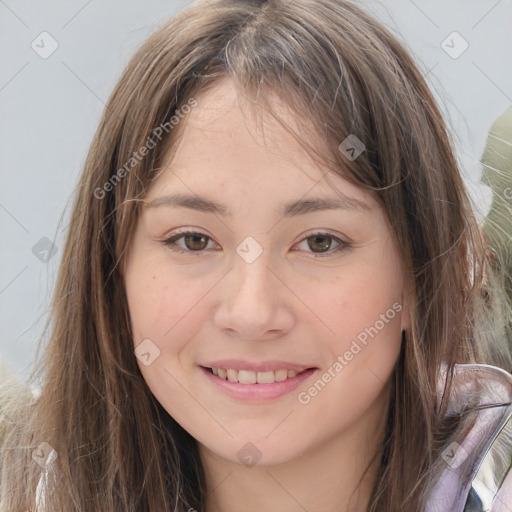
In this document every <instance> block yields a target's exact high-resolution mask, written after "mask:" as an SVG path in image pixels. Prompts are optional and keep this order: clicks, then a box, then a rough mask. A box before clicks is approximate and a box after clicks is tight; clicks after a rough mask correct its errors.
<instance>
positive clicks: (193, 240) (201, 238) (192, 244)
mask: <svg viewBox="0 0 512 512" xmlns="http://www.w3.org/2000/svg"><path fill="white" fill-rule="evenodd" d="M183 240H184V241H185V246H186V247H187V249H190V250H191V251H201V250H202V249H206V246H207V245H208V237H207V236H205V235H201V233H190V234H186V235H184V237H183Z"/></svg>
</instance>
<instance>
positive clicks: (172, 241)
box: [161, 231, 352, 258]
mask: <svg viewBox="0 0 512 512" xmlns="http://www.w3.org/2000/svg"><path fill="white" fill-rule="evenodd" d="M187 235H200V236H204V237H206V238H207V239H208V241H209V242H210V241H212V239H211V237H209V236H208V235H207V234H206V233H202V232H200V231H182V232H180V233H176V234H175V235H173V236H171V237H170V238H167V239H165V240H161V243H162V244H164V245H165V246H166V247H169V249H171V250H172V251H176V252H178V253H188V254H191V255H193V256H199V255H200V254H201V253H203V252H205V251H206V249H201V250H198V251H192V250H190V249H183V248H182V247H180V246H179V245H177V243H176V242H177V241H178V240H180V239H181V238H183V237H184V236H187ZM315 236H325V237H328V238H331V239H333V240H334V241H335V242H337V243H338V244H339V245H338V246H337V247H335V248H334V249H330V250H328V251H325V252H321V253H315V252H311V254H313V257H315V258H326V257H329V256H332V255H334V254H338V253H341V252H344V251H348V250H350V249H351V248H352V244H351V243H349V242H345V241H344V240H341V239H340V238H338V237H336V236H334V235H332V234H331V233H327V232H325V231H315V232H313V233H310V234H308V235H307V236H306V237H304V238H303V239H302V240H301V241H300V242H299V243H301V242H303V241H305V240H307V239H308V238H313V237H315Z"/></svg>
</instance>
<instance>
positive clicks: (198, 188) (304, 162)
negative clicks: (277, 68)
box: [147, 78, 372, 209]
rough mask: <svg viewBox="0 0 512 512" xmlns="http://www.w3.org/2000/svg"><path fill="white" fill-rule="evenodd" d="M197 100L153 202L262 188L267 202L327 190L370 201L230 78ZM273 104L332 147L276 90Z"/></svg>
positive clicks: (305, 133)
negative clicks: (174, 195) (164, 197)
mask: <svg viewBox="0 0 512 512" xmlns="http://www.w3.org/2000/svg"><path fill="white" fill-rule="evenodd" d="M195 99H196V100H197V106H196V107H195V108H193V109H192V111H191V112H190V113H189V114H187V116H186V118H185V119H184V121H183V126H181V127H180V128H181V135H180V139H179V141H178V143H177V144H176V146H175V147H174V148H173V150H172V153H169V154H168V155H167V157H166V158H165V160H164V166H163V167H164V169H163V172H162V173H161V176H160V177H159V179H158V180H157V181H156V183H155V184H154V186H153V187H152V189H151V190H150V192H149V194H148V195H147V199H148V201H151V200H154V199H155V198H157V196H159V195H161V194H162V193H163V192H165V193H170V192H174V191H178V192H179V193H181V195H183V194H187V195H202V196H205V195H206V196H210V197H211V195H212V194H210V192H212V193H218V194H220V197H223V198H225V197H227V196H231V195H233V196H237V195H238V196H240V195H241V192H242V191H243V192H244V195H247V193H248V192H250V191H254V193H257V192H258V191H260V192H262V193H263V194H265V199H266V200H267V202H268V200H270V199H272V197H275V198H284V197H286V196H288V197H289V198H290V200H291V199H292V198H293V199H295V200H297V199H299V198H300V197H302V196H305V195H307V194H309V193H311V195H313V196H318V195H319V194H320V195H321V196H325V195H326V194H329V197H331V198H333V199H340V200H341V201H342V202H344V203H345V204H346V205H347V204H349V203H350V201H349V200H348V198H347V196H351V197H353V198H354V199H355V200H356V202H357V200H361V201H364V200H365V199H366V200H368V201H369V202H372V198H371V197H368V196H369V195H370V194H369V193H368V192H365V191H363V190H362V189H360V188H359V187H356V186H355V185H354V184H352V183H349V182H348V181H346V180H344V179H342V178H341V177H340V176H339V175H337V174H336V173H334V172H333V171H332V170H330V169H327V168H326V167H324V166H322V165H320V164H319V163H318V162H317V161H315V160H314V159H313V157H312V156H311V154H310V153H309V152H308V151H307V150H306V149H305V148H304V147H303V146H302V145H301V144H300V142H299V141H298V140H297V138H296V137H295V136H294V135H293V134H292V133H290V131H289V130H287V129H286V128H285V127H284V126H282V125H281V124H280V123H279V121H278V120H276V119H275V118H274V117H273V116H272V115H271V114H270V113H268V112H267V111H266V110H265V109H264V108H262V107H261V106H258V104H257V103H256V102H255V100H254V99H252V98H248V97H246V96H244V95H243V94H240V93H239V92H238V91H237V89H236V87H235V85H234V83H233V82H232V80H230V79H228V78H223V79H221V80H219V81H218V82H217V83H215V84H214V85H213V86H212V87H211V88H210V89H209V90H208V91H205V92H203V93H201V94H200V95H198V96H197V97H196V98H195ZM270 101H271V103H272V109H273V110H274V111H275V112H276V115H277V116H278V118H279V119H280V120H282V121H283V123H285V124H286V126H287V127H290V128H291V130H292V131H294V132H296V133H298V134H299V135H300V136H301V137H303V138H306V140H307V142H308V143H309V144H311V145H312V146H314V147H315V149H316V150H318V151H325V152H326V151H328V150H327V148H326V145H325V143H324V141H322V140H321V138H320V137H319V136H318V134H317V133H316V131H315V128H314V125H313V123H312V122H311V120H310V119H308V118H307V117H305V116H304V115H303V114H300V113H296V112H291V111H290V109H289V107H288V106H287V105H286V104H284V103H283V102H281V101H279V98H278V97H277V96H276V95H274V96H273V97H272V98H271V99H270ZM265 189H266V190H265ZM231 193H232V194H231ZM223 202H224V201H223ZM288 206H289V207H290V208H292V207H291V206H290V205H288ZM290 208H289V209H290Z"/></svg>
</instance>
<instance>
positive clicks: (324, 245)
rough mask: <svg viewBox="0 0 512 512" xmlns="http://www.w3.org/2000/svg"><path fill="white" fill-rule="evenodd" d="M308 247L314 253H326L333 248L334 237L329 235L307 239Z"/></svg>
mask: <svg viewBox="0 0 512 512" xmlns="http://www.w3.org/2000/svg"><path fill="white" fill-rule="evenodd" d="M307 240H308V247H309V248H310V249H311V250H312V251H313V252H326V251H328V250H329V249H330V248H331V245H332V240H333V237H332V236H329V235H315V236H310V237H309V238H307Z"/></svg>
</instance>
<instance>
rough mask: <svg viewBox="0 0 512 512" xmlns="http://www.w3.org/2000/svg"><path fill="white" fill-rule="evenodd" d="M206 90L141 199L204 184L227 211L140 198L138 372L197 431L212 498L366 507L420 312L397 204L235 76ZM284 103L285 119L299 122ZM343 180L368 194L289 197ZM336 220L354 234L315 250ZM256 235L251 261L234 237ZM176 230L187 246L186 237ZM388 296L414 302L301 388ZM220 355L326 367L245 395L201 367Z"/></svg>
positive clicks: (133, 277) (281, 506)
mask: <svg viewBox="0 0 512 512" xmlns="http://www.w3.org/2000/svg"><path fill="white" fill-rule="evenodd" d="M197 100H198V106H197V107H195V108H194V109H192V111H191V113H189V114H188V115H187V117H186V118H185V120H184V121H182V123H183V125H180V129H183V132H182V134H181V135H182V137H181V139H180V143H179V145H178V147H177V150H176V152H175V153H174V154H173V155H172V156H171V155H169V158H168V159H167V161H166V163H165V170H164V172H162V174H161V175H160V176H159V178H158V179H157V180H156V181H155V183H154V185H153V186H152V188H151V189H150V190H149V192H148V194H147V196H146V198H145V201H146V204H149V203H150V202H151V201H152V200H154V199H156V198H160V197H162V196H165V195H170V194H176V193H185V194H192V195H198V196H206V197H208V198H210V199H213V200H215V201H217V202H219V203H223V204H225V205H226V207H227V208H228V209H229V210H231V211H232V217H224V216H222V215H220V214H213V213H211V212H200V211H195V210H192V209H186V208H176V207H171V206H165V205H160V206H155V207H145V208H143V209H142V213H141V215H140V217H139V220H138V223H137V226H136V229H135V233H134V237H133V240H132V244H131V246H130V250H129V253H128V258H127V260H126V266H125V269H124V277H125V283H126V292H127V297H128V304H129V310H130V317H131V322H132V329H133V334H134V340H133V341H134V347H137V346H138V345H139V344H140V343H141V342H142V341H143V340H145V339H150V340H151V343H152V344H153V345H152V346H155V347H158V350H159V351H160V352H159V355H158V356H157V357H156V358H155V359H154V360H153V361H152V362H151V364H149V365H148V366H146V365H145V364H143V363H142V362H141V361H140V360H139V359H138V360H137V361H138V364H139V367H140V370H141V373H142V375H143V377H144V379H145V381H146V383H147V385H148V386H149V388H150V390H151V392H152V393H153V394H154V395H155V397H156V398H157V399H158V401H159V402H160V403H161V404H162V406H163V407H164V408H165V409H166V410H167V411H168V412H169V414H170V415H172V416H173V417H174V418H175V419H176V421H178V422H179V423H180V424H181V425H182V426H183V428H184V429H186V430H187V431H188V432H189V433H190V434H191V435H192V436H193V437H194V438H195V439H196V440H197V441H198V445H199V450H200V454H201V459H202V462H203V465H204V467H205V471H206V475H207V483H208V487H209V489H210V492H209V494H208V503H207V510H208V512H221V511H222V512H234V511H239V510H241V509H243V510H244V511H246V512H253V511H254V512H255V511H261V510H272V511H275V512H299V511H301V512H303V511H304V509H306V510H307V511H308V512H316V511H322V512H326V511H332V512H335V511H336V512H339V511H363V510H365V508H366V506H367V504H368V500H369V495H370V491H371V488H372V486H373V484H374V482H375V475H376V470H377V464H376V463H378V458H379V456H380V453H381V443H382V436H383V432H384V422H385V419H386V411H387V406H388V401H389V379H390V376H391V375H392V371H393V366H394V364H395V362H396V359H397V357H398V353H399V349H400V342H401V331H402V330H403V329H407V328H408V326H409V315H408V313H407V311H408V308H407V304H406V303H405V301H404V296H405V293H404V278H403V275H404V272H403V266H402V262H401V259H400V256H399V253H398V251H397V249H396V247H395V245H394V242H393V238H392V234H391V231H390V227H389V225H388V223H387V220H386V217H385V215H384V213H383V211H382V209H381V208H380V206H379V205H378V203H377V202H376V201H375V199H374V198H373V197H372V196H371V194H370V193H368V192H366V191H364V190H362V189H359V188H358V187H356V186H354V185H353V184H351V183H349V182H348V181H346V180H345V179H343V178H341V177H340V176H338V175H334V174H333V173H332V172H327V170H326V169H322V168H321V167H319V166H318V165H317V164H315V163H314V162H313V161H312V160H311V159H310V158H309V157H308V155H307V153H306V152H305V150H303V149H302V148H301V146H300V145H299V143H298V142H297V141H296V139H294V138H293V137H292V136H291V135H290V134H289V133H288V132H286V130H285V129H284V128H282V127H281V126H279V125H278V124H277V123H276V122H275V121H273V120H272V119H271V117H270V116H267V115H262V117H261V118H260V120H263V122H258V120H257V116H255V115H253V114H254V112H255V111H253V110H252V109H251V108H250V106H248V105H249V104H248V103H246V102H245V100H244V98H243V97H240V96H239V95H238V94H237V92H236V90H235V87H234V85H233V83H232V82H231V81H230V80H229V79H227V78H226V79H222V80H221V81H219V82H217V84H216V86H215V87H213V88H212V89H210V90H209V91H208V92H206V93H204V94H203V95H201V96H199V97H197ZM275 104H276V108H277V111H278V112H280V114H281V116H282V118H283V119H284V120H285V121H287V122H289V123H291V124H293V123H295V126H299V121H301V122H304V120H303V119H300V118H299V117H294V116H293V115H292V114H290V113H289V112H287V111H286V109H285V108H284V106H282V105H280V104H279V102H278V99H276V103H275ZM308 133H309V134H311V133H314V132H313V131H312V128H311V127H309V132H308ZM310 136H311V135H310ZM340 142H341V141H340ZM318 143H319V144H320V143H321V141H318ZM340 194H343V195H344V196H348V197H350V198H353V199H356V200H358V201H360V202H363V203H364V204H365V205H366V206H367V209H343V210H340V209H338V210H323V211H317V212H313V213H308V214H307V215H300V216H296V217H290V218H283V216H282V215H280V214H279V213H278V208H279V207H280V206H281V205H282V203H284V202H288V201H292V200H300V199H310V198H313V197H315V198H317V197H322V198H334V199H336V198H339V197H340ZM180 228H189V229H190V230H193V231H198V232H199V233H201V234H205V235H206V236H207V237H209V238H206V239H200V240H199V241H200V242H201V240H202V242H203V243H202V244H201V243H198V242H197V241H196V243H195V245H194V242H193V240H192V241H191V240H190V239H189V240H188V243H189V245H188V251H189V252H186V253H178V252H176V251H173V250H172V249H171V247H170V246H166V245H165V244H164V243H162V241H163V240H165V239H168V238H169V237H170V236H171V235H173V234H176V231H177V230H178V229H180ZM325 231H328V232H329V233H330V234H332V236H333V237H337V238H338V239H340V240H342V241H344V242H345V243H346V242H349V243H350V244H351V245H350V246H349V247H348V248H347V247H345V246H344V247H345V249H344V250H342V251H339V252H334V249H335V248H336V247H338V245H337V241H336V238H327V239H326V241H325V239H324V241H323V242H322V243H323V244H324V246H326V247H327V249H328V250H329V251H330V253H328V255H327V256H322V255H321V256H316V254H325V253H322V252H321V251H322V247H324V246H322V245H321V244H320V245H319V244H318V243H317V244H316V245H315V244H314V242H315V237H314V234H315V233H317V232H325ZM248 236H251V237H253V238H254V239H255V240H256V241H257V243H258V244H259V245H260V246H261V247H262V248H263V252H262V254H261V255H260V256H259V257H257V258H256V259H255V261H253V262H252V263H248V262H247V261H246V260H244V259H243V258H242V257H240V256H239V254H238V253H237V252H236V248H237V247H238V246H239V245H240V243H241V242H242V241H243V240H244V239H245V238H246V237H248ZM308 241H309V244H308ZM176 243H177V244H178V245H179V246H180V247H181V248H183V249H184V250H185V251H186V250H187V245H186V240H185V238H184V237H182V238H181V239H180V240H179V241H178V242H176ZM329 243H330V245H329ZM190 247H192V249H194V248H197V247H201V251H202V252H201V251H195V252H194V251H193V250H191V249H190ZM393 304H399V305H400V307H402V308H403V309H402V310H401V311H400V312H395V313H396V314H395V315H393V316H394V317H393V318H392V319H389V318H388V317H386V318H387V319H388V321H387V322H385V323H384V322H383V323H384V327H383V328H382V329H380V330H379V331H378V334H377V335H375V336H374V337H373V338H369V341H368V343H367V344H366V345H365V346H363V345H361V344H359V345H361V347H362V349H361V350H360V351H359V352H358V353H357V354H356V355H354V356H353V358H352V359H351V360H350V361H347V360H346V358H345V359H344V360H345V362H346V365H344V366H343V369H342V371H339V372H337V373H336V372H334V375H335V376H334V377H333V378H332V379H331V380H330V382H329V383H328V384H327V385H326V386H325V387H324V388H323V389H322V390H321V392H319V393H317V395H316V396H314V397H311V399H310V401H309V402H308V403H307V404H304V403H300V402H299V400H298V395H299V393H300V392H307V390H308V388H310V387H311V386H312V385H313V384H314V382H315V381H316V380H318V378H320V377H321V375H322V374H324V373H326V372H329V368H331V372H330V373H331V376H332V375H333V369H332V366H333V363H334V362H335V361H336V360H337V358H338V356H340V355H341V356H343V355H344V354H345V353H346V352H347V351H348V350H349V349H350V347H351V343H352V342H353V341H354V340H356V339H357V336H358V335H360V333H362V332H363V331H364V330H365V328H368V327H369V326H373V325H374V324H375V322H376V321H377V320H379V318H382V317H381V315H382V314H385V313H386V311H388V310H389V309H390V308H392V305H393ZM146 343H147V342H146ZM152 350H154V349H152ZM220 358H236V359H242V360H248V361H262V360H273V359H276V360H284V361H291V362H296V363H301V364H306V365H308V366H311V367H315V368H317V371H316V372H315V374H314V375H312V376H311V377H310V378H309V379H308V380H307V381H305V382H303V383H302V384H301V385H300V386H299V388H297V389H296V390H294V391H291V392H290V393H287V394H285V395H284V396H282V397H279V398H277V399H273V400H260V401H252V402H249V401H244V400H240V399H235V398H233V397H231V396H228V395H227V394H225V393H224V392H223V391H221V390H219V389H218V388H217V386H215V385H213V384H212V383H211V382H210V381H209V380H208V379H207V378H206V377H205V375H204V374H203V371H202V370H201V369H200V367H199V365H200V364H204V363H205V362H208V361H213V360H215V359H220ZM249 442H250V443H252V444H253V445H254V446H255V447H256V448H257V450H258V452H259V454H260V457H261V458H260V459H259V461H258V462H257V464H256V465H254V466H252V467H249V466H246V465H244V464H243V463H242V462H241V460H240V459H239V457H238V456H237V453H238V452H239V451H240V450H241V449H242V447H244V446H245V445H246V444H247V443H249ZM245 449H246V450H247V449H249V448H247V447H246V448H245ZM249 450H253V449H252V448H250V449H249ZM254 453H256V452H254ZM374 455H376V456H377V457H376V459H375V462H374V463H373V464H372V465H371V467H370V469H369V471H368V472H367V474H366V476H365V478H364V479H363V480H362V482H361V485H360V486H359V487H358V483H359V481H360V479H361V477H362V475H363V472H364V470H365V468H366V467H367V466H368V465H369V464H370V461H371V459H372V457H373V456H374ZM255 457H256V455H255Z"/></svg>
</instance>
